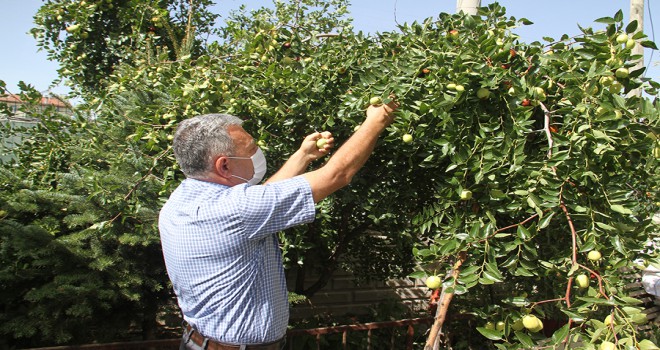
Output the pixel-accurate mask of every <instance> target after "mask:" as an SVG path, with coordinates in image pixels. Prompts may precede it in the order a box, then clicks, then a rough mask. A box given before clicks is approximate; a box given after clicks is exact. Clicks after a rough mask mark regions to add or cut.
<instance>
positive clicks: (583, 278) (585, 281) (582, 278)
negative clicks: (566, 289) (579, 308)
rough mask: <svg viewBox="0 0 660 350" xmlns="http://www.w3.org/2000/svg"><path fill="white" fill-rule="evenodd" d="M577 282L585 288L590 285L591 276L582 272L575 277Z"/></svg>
mask: <svg viewBox="0 0 660 350" xmlns="http://www.w3.org/2000/svg"><path fill="white" fill-rule="evenodd" d="M575 283H576V284H577V286H578V287H580V288H582V289H584V288H588V287H589V276H587V275H585V274H580V275H577V277H575Z"/></svg>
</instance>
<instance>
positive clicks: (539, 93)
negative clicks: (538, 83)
mask: <svg viewBox="0 0 660 350" xmlns="http://www.w3.org/2000/svg"><path fill="white" fill-rule="evenodd" d="M534 95H535V96H536V99H538V100H539V101H545V98H546V95H545V90H543V88H542V87H535V88H534Z"/></svg>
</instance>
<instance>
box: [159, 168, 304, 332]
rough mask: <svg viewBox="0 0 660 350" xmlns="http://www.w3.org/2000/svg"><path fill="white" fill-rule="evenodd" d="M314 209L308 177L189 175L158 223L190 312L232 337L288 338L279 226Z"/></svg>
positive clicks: (204, 328)
mask: <svg viewBox="0 0 660 350" xmlns="http://www.w3.org/2000/svg"><path fill="white" fill-rule="evenodd" d="M314 215H315V207H314V200H313V198H312V190H311V187H310V186H309V183H308V182H307V181H306V180H305V179H304V178H303V177H300V176H299V177H294V178H292V179H288V180H284V181H279V182H275V183H273V184H268V185H258V186H248V185H246V184H242V185H237V186H233V187H227V186H223V185H219V184H215V183H211V182H205V181H199V180H194V179H186V180H184V181H183V182H182V183H181V185H179V187H178V188H177V189H176V190H175V191H174V192H173V193H172V195H171V196H170V198H169V199H168V201H167V203H165V205H164V206H163V208H162V210H161V211H160V217H159V222H158V226H159V230H160V238H161V244H162V247H163V256H164V257H165V265H166V266H167V272H168V274H169V277H170V279H171V280H172V284H173V286H174V291H175V293H176V295H177V298H178V302H179V306H180V307H181V310H182V311H183V316H184V319H185V320H186V321H187V322H188V323H189V324H191V325H193V327H194V328H195V329H196V330H197V331H198V332H200V333H201V334H203V335H204V336H206V337H208V338H211V339H214V340H217V341H220V342H224V343H230V344H259V343H268V342H272V341H276V340H278V339H280V338H282V337H283V336H284V335H285V333H286V328H287V325H288V322H289V305H288V300H287V288H286V281H285V278H284V269H283V267H282V253H281V251H280V248H279V246H278V241H277V232H278V231H281V230H283V229H286V228H289V227H291V226H295V225H299V224H303V223H307V222H311V221H313V220H314Z"/></svg>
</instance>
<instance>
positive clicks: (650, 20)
mask: <svg viewBox="0 0 660 350" xmlns="http://www.w3.org/2000/svg"><path fill="white" fill-rule="evenodd" d="M646 8H647V9H648V11H649V23H651V40H653V42H655V29H654V28H653V12H651V0H646ZM642 30H644V28H642ZM654 52H655V50H651V54H650V55H649V63H648V64H647V65H646V66H647V67H648V66H650V65H651V62H653V53H654ZM647 71H648V69H645V70H644V75H646V72H647Z"/></svg>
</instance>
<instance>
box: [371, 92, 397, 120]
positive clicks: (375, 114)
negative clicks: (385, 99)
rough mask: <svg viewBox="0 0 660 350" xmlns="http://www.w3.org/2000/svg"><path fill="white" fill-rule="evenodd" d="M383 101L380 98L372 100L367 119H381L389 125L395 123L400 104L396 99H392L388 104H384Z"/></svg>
mask: <svg viewBox="0 0 660 350" xmlns="http://www.w3.org/2000/svg"><path fill="white" fill-rule="evenodd" d="M391 97H392V96H391ZM381 101H382V100H381V99H380V98H376V97H374V98H372V99H371V101H370V105H369V107H368V108H367V119H372V118H379V119H382V120H383V121H384V122H385V123H386V124H387V125H389V124H391V123H392V122H393V121H394V111H395V110H396V109H397V108H398V107H399V104H398V103H397V102H396V100H395V99H392V101H390V102H389V103H387V104H383V103H381ZM374 102H376V103H374Z"/></svg>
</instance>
